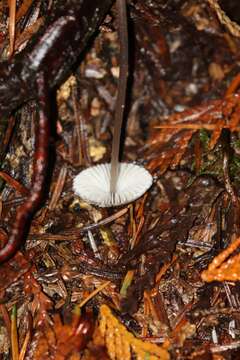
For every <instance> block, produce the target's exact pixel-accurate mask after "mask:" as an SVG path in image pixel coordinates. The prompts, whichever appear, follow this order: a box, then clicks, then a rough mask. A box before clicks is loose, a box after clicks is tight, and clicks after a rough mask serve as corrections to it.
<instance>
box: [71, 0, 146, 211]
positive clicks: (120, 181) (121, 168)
mask: <svg viewBox="0 0 240 360" xmlns="http://www.w3.org/2000/svg"><path fill="white" fill-rule="evenodd" d="M116 6H117V11H118V19H119V42H120V61H119V62H120V74H119V81H118V93H117V101H116V111H115V120H114V132H113V143H112V154H111V164H100V165H96V166H92V167H90V168H88V169H85V170H83V171H82V172H81V173H80V174H78V175H77V176H76V177H75V178H74V180H73V190H74V192H75V193H76V194H77V195H79V196H80V197H81V198H82V199H83V200H85V201H86V202H89V203H92V204H95V205H98V206H101V207H110V206H119V205H123V204H127V203H130V202H132V201H134V200H136V199H137V198H139V197H140V196H142V195H143V194H144V193H145V192H146V191H147V190H148V188H149V187H150V186H151V185H152V176H151V174H150V173H149V172H148V171H147V170H146V169H144V168H143V167H142V166H138V165H135V164H131V163H129V164H128V163H120V162H119V148H120V137H121V128H122V121H123V115H124V109H125V98H126V89H127V79H128V30H127V9H126V0H117V1H116Z"/></svg>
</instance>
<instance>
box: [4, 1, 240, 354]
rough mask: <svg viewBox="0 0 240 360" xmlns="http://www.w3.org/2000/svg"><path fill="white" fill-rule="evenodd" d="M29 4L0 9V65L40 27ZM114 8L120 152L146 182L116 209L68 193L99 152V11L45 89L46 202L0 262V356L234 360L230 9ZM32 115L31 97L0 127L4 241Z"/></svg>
mask: <svg viewBox="0 0 240 360" xmlns="http://www.w3.org/2000/svg"><path fill="white" fill-rule="evenodd" d="M42 3H43V2H41V1H37V2H31V1H23V2H16V4H15V2H9V4H5V5H4V6H3V7H1V8H0V25H1V26H0V39H1V43H0V53H1V60H4V59H6V58H8V57H9V56H10V57H12V56H14V54H15V53H17V52H19V51H21V49H20V48H19V47H21V46H23V44H24V43H26V42H27V41H28V40H29V39H30V38H31V37H32V34H33V33H34V32H36V31H37V30H38V27H39V26H40V25H41V23H42V21H43V18H44V17H45V16H46V12H47V8H46V6H44V4H42ZM8 6H9V8H11V11H9V8H8ZM15 6H17V8H16V9H14V7H15ZM128 8H129V22H130V35H129V36H130V39H129V40H130V42H131V44H134V46H133V48H131V51H132V59H131V66H130V75H131V79H130V81H129V94H128V95H129V96H128V101H127V107H128V110H127V115H128V123H127V127H126V132H125V144H124V151H123V155H122V157H123V159H124V161H137V162H138V163H140V164H144V165H145V166H146V167H147V168H148V169H149V170H150V171H151V173H152V174H153V175H154V184H153V186H152V188H151V189H150V190H149V191H148V193H147V194H145V195H144V196H143V197H142V198H141V199H139V200H137V201H136V202H134V203H133V204H130V205H128V206H125V207H123V208H121V209H100V208H96V207H94V206H91V205H89V204H87V203H85V202H83V201H82V200H81V199H79V198H78V197H77V196H75V195H74V194H73V191H72V180H73V177H74V176H75V175H76V174H77V173H78V171H79V170H80V169H83V168H85V167H88V166H89V165H93V164H95V163H98V162H106V161H109V158H110V148H111V138H112V132H111V131H112V123H113V115H114V106H115V94H116V89H117V81H118V51H119V45H118V40H117V35H116V34H117V32H116V30H117V26H118V23H117V13H116V10H115V7H114V6H113V7H112V9H111V10H110V12H109V14H108V15H107V17H106V19H105V21H104V24H102V25H101V28H100V32H99V34H98V35H97V36H96V38H95V39H94V41H93V42H92V44H91V46H90V47H89V48H88V49H87V51H86V52H85V54H84V56H83V59H82V61H81V63H80V64H79V66H78V67H76V68H75V70H73V71H72V74H71V76H70V78H69V79H68V80H67V81H66V82H65V83H64V84H63V85H62V86H61V87H60V88H59V89H58V94H57V103H56V108H57V112H56V114H55V120H56V131H55V132H53V133H52V139H51V144H50V146H51V150H52V151H51V159H50V168H51V174H49V178H48V186H46V196H45V200H44V201H43V203H42V206H41V208H40V210H39V211H38V212H37V214H36V215H35V216H34V218H33V220H32V223H31V226H30V229H29V231H28V234H27V241H26V243H25V245H24V246H23V247H22V248H21V249H20V250H19V251H18V252H17V253H16V255H15V256H14V257H13V258H12V259H11V260H10V261H8V262H6V263H4V264H3V265H1V267H0V290H1V292H0V294H1V305H0V312H1V318H2V321H1V330H0V349H1V355H2V357H3V358H10V357H12V358H13V359H86V360H87V359H99V358H101V359H122V358H126V359H131V358H132V359H134V358H137V359H148V358H149V359H162V360H163V359H186V360H188V359H189V360H190V359H196V360H197V359H203V360H204V359H206V360H207V359H213V360H218V359H226V360H228V359H236V358H238V357H239V354H240V341H239V340H240V339H239V334H240V332H239V306H240V304H239V294H238V293H239V283H238V282H239V277H240V270H239V265H238V263H239V250H238V249H239V235H240V234H239V204H238V203H239V185H240V183H239V175H240V167H239V164H240V161H239V154H240V152H239V146H240V142H239V115H238V114H239V106H240V105H239V100H240V99H239V92H238V91H239V89H238V88H239V79H240V78H239V64H238V63H239V50H238V49H239V45H240V43H239V41H240V40H239V25H238V22H239V21H240V15H239V14H240V10H239V5H238V2H237V1H234V0H231V1H229V2H227V1H219V2H217V1H215V0H211V1H210V0H209V1H206V2H202V1H201V2H200V1H191V0H182V1H175V0H170V1H168V2H166V1H143V0H137V1H129V2H128ZM14 12H16V13H15V15H14ZM9 14H13V15H14V17H15V22H16V24H15V25H14V20H13V15H9ZM8 16H11V19H10V20H9V24H8V21H7V19H8ZM8 27H9V28H10V27H11V31H10V30H8ZM24 46H25V45H24ZM36 113H37V106H36V103H35V102H34V101H30V102H28V103H27V104H25V105H23V106H22V107H21V108H20V109H18V110H17V111H16V112H15V113H14V114H13V115H12V116H11V119H9V122H7V121H5V122H4V121H2V120H1V127H0V130H1V131H0V136H1V140H2V141H1V145H0V158H1V163H2V169H1V183H0V185H1V207H0V210H1V211H0V214H1V219H0V221H1V233H0V235H1V236H0V240H1V244H2V245H3V244H4V243H5V242H6V241H7V239H8V234H9V232H10V230H11V226H12V225H11V224H12V223H13V222H14V219H15V209H16V206H17V205H18V204H22V203H24V200H25V196H26V194H27V189H29V187H30V179H31V174H32V171H33V170H32V165H31V164H32V158H33V145H34V139H33V132H34V126H35V125H34V121H33V120H34V119H35V118H36ZM10 120H11V121H10ZM6 130H7V131H6ZM208 282H209V283H208ZM99 356H100V357H99Z"/></svg>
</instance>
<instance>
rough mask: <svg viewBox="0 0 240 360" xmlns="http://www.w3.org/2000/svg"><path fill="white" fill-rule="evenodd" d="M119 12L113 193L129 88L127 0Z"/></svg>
mask: <svg viewBox="0 0 240 360" xmlns="http://www.w3.org/2000/svg"><path fill="white" fill-rule="evenodd" d="M116 6H117V12H118V20H119V26H118V29H119V31H118V34H119V42H120V59H119V65H120V74H119V81H118V94H117V102H116V111H115V120H114V132H113V144H112V154H111V176H110V192H111V193H112V194H113V196H114V193H115V192H116V185H117V179H118V167H119V146H120V138H121V128H122V121H123V114H124V109H125V98H126V90H127V78H128V28H127V8H126V0H117V2H116Z"/></svg>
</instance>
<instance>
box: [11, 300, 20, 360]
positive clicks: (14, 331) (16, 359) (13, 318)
mask: <svg viewBox="0 0 240 360" xmlns="http://www.w3.org/2000/svg"><path fill="white" fill-rule="evenodd" d="M11 346H12V360H19V352H18V333H17V307H16V305H13V308H12V313H11Z"/></svg>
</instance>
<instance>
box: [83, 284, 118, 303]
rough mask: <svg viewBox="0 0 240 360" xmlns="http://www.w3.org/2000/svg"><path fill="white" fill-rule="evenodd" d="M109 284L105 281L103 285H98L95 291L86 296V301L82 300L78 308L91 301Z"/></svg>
mask: <svg viewBox="0 0 240 360" xmlns="http://www.w3.org/2000/svg"><path fill="white" fill-rule="evenodd" d="M110 284H111V281H106V282H105V283H103V284H102V285H100V286H99V287H98V288H97V289H95V290H94V291H93V292H91V294H90V295H88V296H87V297H86V299H84V300H83V301H82V302H81V303H80V304H79V307H80V308H82V307H83V306H84V305H85V304H86V303H87V302H88V301H89V300H91V299H92V298H93V297H94V296H95V295H97V294H98V293H99V292H100V291H102V290H103V289H105V287H107V286H108V285H110Z"/></svg>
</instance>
